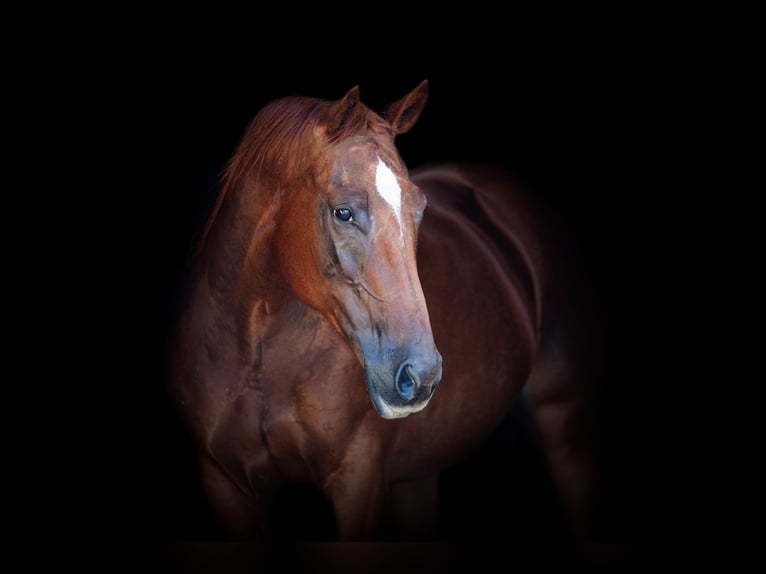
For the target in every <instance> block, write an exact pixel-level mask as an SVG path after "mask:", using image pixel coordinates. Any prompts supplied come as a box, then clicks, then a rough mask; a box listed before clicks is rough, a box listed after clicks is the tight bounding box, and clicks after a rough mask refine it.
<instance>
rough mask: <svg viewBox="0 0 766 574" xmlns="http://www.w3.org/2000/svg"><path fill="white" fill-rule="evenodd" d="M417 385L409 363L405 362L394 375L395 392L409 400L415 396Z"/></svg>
mask: <svg viewBox="0 0 766 574" xmlns="http://www.w3.org/2000/svg"><path fill="white" fill-rule="evenodd" d="M416 387H417V379H416V378H415V376H414V374H413V373H412V370H411V365H410V364H406V365H404V366H403V367H402V368H401V369H399V376H398V377H396V392H397V393H399V395H400V396H401V397H402V398H403V399H405V400H407V401H411V400H412V399H413V397H414V396H415V388H416Z"/></svg>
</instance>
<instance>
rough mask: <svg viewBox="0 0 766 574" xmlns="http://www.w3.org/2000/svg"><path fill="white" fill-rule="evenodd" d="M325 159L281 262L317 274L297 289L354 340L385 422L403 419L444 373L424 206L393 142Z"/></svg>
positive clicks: (361, 140) (353, 145) (349, 143)
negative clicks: (421, 273)
mask: <svg viewBox="0 0 766 574" xmlns="http://www.w3.org/2000/svg"><path fill="white" fill-rule="evenodd" d="M347 97H348V96H347ZM405 103H406V102H405ZM419 103H420V104H421V105H422V101H420V102H419ZM418 113H419V112H418ZM416 116H417V114H415V117H416ZM396 117H399V119H401V114H399V115H398V116H396ZM396 117H395V119H396ZM405 119H407V120H409V121H410V122H414V119H413V118H412V117H411V116H407V117H406V118H405ZM392 123H393V125H394V129H396V126H397V124H396V123H395V121H392ZM408 127H409V126H407V128H408ZM399 128H400V129H399V131H398V132H397V131H394V132H393V133H394V134H395V133H401V132H402V131H404V130H403V129H402V126H401V125H399ZM323 157H324V159H325V160H326V164H324V167H323V168H322V169H319V170H318V172H317V175H316V179H315V181H314V182H313V183H312V185H311V187H312V188H313V189H311V190H305V191H304V195H303V199H302V200H297V203H299V204H300V205H302V206H303V207H302V208H301V209H300V210H294V211H293V213H294V215H290V217H291V218H294V220H293V224H292V225H291V227H292V228H293V232H292V233H291V234H290V237H291V238H292V240H291V245H290V247H289V250H290V253H289V254H283V256H284V257H287V258H289V259H290V260H292V261H293V262H294V263H293V265H291V267H293V268H295V267H296V266H297V265H300V266H301V267H302V268H303V269H304V270H305V269H306V268H307V267H308V268H313V269H314V274H313V278H312V279H311V280H309V281H307V280H306V279H305V277H306V274H305V273H303V275H302V277H303V280H298V277H297V274H296V276H295V279H296V280H295V281H294V282H293V285H292V287H293V289H294V290H296V291H298V292H299V295H300V296H301V298H302V299H303V300H304V301H306V302H308V303H309V304H310V305H311V306H313V307H315V308H317V309H319V310H320V311H321V312H322V313H323V314H324V315H325V316H326V317H327V318H328V319H329V320H330V322H331V323H332V324H333V325H334V326H335V328H336V329H337V331H338V332H339V333H340V334H341V335H342V336H343V337H344V338H345V339H346V340H347V341H348V343H349V344H350V346H351V348H352V349H353V350H354V352H355V354H356V356H357V357H358V359H359V360H360V362H361V363H362V365H363V366H364V373H365V379H366V384H367V390H368V392H369V395H370V398H371V399H372V402H373V404H374V405H375V408H376V409H377V411H378V413H379V414H380V416H382V417H384V418H389V419H391V418H401V417H405V416H407V415H410V414H412V413H415V412H417V411H420V410H421V409H423V408H424V407H425V406H426V405H427V404H428V402H429V400H430V398H431V396H432V394H433V392H434V390H435V388H436V386H437V385H438V383H439V381H440V379H441V374H442V359H441V355H440V354H439V352H438V350H437V349H436V346H435V344H434V340H433V334H432V332H431V325H430V321H429V317H428V310H427V308H426V301H425V297H424V295H423V290H422V288H421V285H420V280H419V278H418V270H417V263H416V258H415V253H416V246H417V234H418V227H419V225H420V221H421V219H422V217H423V210H424V209H425V207H426V198H425V195H424V194H423V192H422V191H421V190H420V189H419V188H418V187H417V186H416V185H415V184H413V183H412V182H411V181H410V180H409V177H408V176H407V170H406V169H405V167H404V165H403V164H402V161H401V159H400V157H399V154H398V152H397V151H396V148H395V147H394V142H393V135H392V134H390V133H375V134H364V135H355V136H351V137H348V138H345V139H343V140H341V141H340V142H339V143H335V144H331V145H330V146H329V148H327V151H326V153H324V154H323ZM299 211H300V213H299ZM299 218H300V221H299ZM301 261H302V263H299V262H301ZM288 276H289V273H288Z"/></svg>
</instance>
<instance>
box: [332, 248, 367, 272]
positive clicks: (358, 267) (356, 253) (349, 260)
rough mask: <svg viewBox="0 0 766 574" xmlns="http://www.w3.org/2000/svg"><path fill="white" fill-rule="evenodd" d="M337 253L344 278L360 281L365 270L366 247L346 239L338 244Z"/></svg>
mask: <svg viewBox="0 0 766 574" xmlns="http://www.w3.org/2000/svg"><path fill="white" fill-rule="evenodd" d="M335 252H336V254H337V257H338V264H339V265H340V269H341V273H342V274H343V276H344V277H345V278H346V279H348V280H350V281H356V280H358V278H359V277H360V276H361V274H362V271H363V270H364V258H365V251H364V247H363V246H362V245H360V244H359V242H358V241H353V240H347V239H346V240H341V241H339V242H337V243H336V245H335Z"/></svg>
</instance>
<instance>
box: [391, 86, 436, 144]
mask: <svg viewBox="0 0 766 574" xmlns="http://www.w3.org/2000/svg"><path fill="white" fill-rule="evenodd" d="M427 99H428V80H423V81H422V82H420V84H419V85H418V87H417V88H415V89H414V90H412V91H411V92H410V93H409V94H407V95H406V96H404V97H403V98H401V99H399V100H396V101H395V102H393V103H391V104H388V106H386V109H385V110H384V111H383V117H384V118H385V119H386V120H388V123H390V124H391V129H392V130H393V132H394V135H397V134H403V133H406V132H408V131H409V130H410V128H411V127H412V126H414V125H415V122H416V121H417V120H418V118H419V117H420V112H422V111H423V107H424V106H425V105H426V100H427Z"/></svg>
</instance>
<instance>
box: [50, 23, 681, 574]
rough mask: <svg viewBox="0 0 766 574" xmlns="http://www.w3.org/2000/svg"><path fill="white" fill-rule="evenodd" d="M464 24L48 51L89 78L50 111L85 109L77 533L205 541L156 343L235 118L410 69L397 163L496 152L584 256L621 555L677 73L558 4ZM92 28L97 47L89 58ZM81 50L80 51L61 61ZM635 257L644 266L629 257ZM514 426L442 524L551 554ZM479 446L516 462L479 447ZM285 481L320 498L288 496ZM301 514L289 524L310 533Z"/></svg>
mask: <svg viewBox="0 0 766 574" xmlns="http://www.w3.org/2000/svg"><path fill="white" fill-rule="evenodd" d="M586 19H587V18H586ZM480 22H481V26H477V25H476V22H475V21H471V22H469V21H462V20H461V19H460V18H455V19H453V20H452V21H449V22H445V23H440V24H438V25H436V24H432V25H431V26H429V27H428V28H427V29H426V30H424V28H423V26H422V25H421V24H415V23H413V24H410V25H407V24H399V25H397V26H395V27H390V26H385V25H383V26H369V25H365V26H360V27H358V28H355V29H353V30H349V29H348V28H343V30H340V29H339V28H337V27H333V26H332V25H330V24H327V23H326V22H322V24H321V25H320V24H319V23H316V26H314V23H312V22H310V21H309V22H307V23H305V24H304V25H302V26H300V27H298V26H295V25H291V26H285V25H284V24H279V25H277V24H276V23H275V24H274V27H275V31H274V33H275V34H276V37H277V38H278V39H274V38H264V37H263V35H262V34H252V35H247V34H245V33H244V32H243V33H239V32H237V33H235V32H232V33H231V34H230V35H228V34H223V35H221V34H220V31H221V30H220V29H219V28H218V27H217V25H216V24H215V23H208V24H207V26H206V27H202V28H194V29H188V30H179V29H178V28H174V29H173V30H174V32H175V34H174V35H172V36H168V35H167V34H166V33H167V30H168V27H169V26H170V24H169V23H164V24H163V25H161V26H157V27H156V28H154V27H153V26H151V25H148V24H147V25H143V23H142V26H141V27H140V28H139V31H140V33H138V34H136V35H132V34H126V33H124V32H123V33H122V34H120V35H119V36H118V39H117V40H114V39H113V38H110V37H109V31H108V30H106V29H104V30H103V31H102V32H101V34H102V35H103V36H102V35H101V34H100V35H99V42H85V43H83V44H82V45H81V46H79V47H78V48H77V49H76V50H75V52H74V55H72V56H71V57H70V56H66V57H64V58H60V59H57V58H56V57H55V56H53V58H54V60H56V61H57V65H56V67H57V68H59V69H61V68H63V69H64V70H65V72H66V73H65V74H64V77H67V78H69V80H70V81H71V79H72V78H73V77H76V78H77V80H82V85H85V86H87V88H86V89H84V90H82V91H80V90H79V89H78V90H77V92H76V93H74V94H72V95H73V96H74V97H73V100H76V102H77V105H76V108H74V107H73V108H72V109H76V110H77V111H78V113H77V114H73V113H71V110H70V114H69V117H68V118H67V120H66V129H67V130H69V131H70V132H71V131H77V130H78V129H79V127H80V126H81V125H82V126H85V125H86V124H87V127H88V130H87V134H88V140H87V144H86V145H85V147H84V148H78V151H77V153H76V156H77V162H76V164H75V165H74V169H72V167H73V166H71V165H70V166H69V169H72V172H73V173H74V177H76V178H77V179H76V180H75V182H80V183H82V187H81V188H79V189H82V190H84V191H83V192H82V193H80V194H78V196H77V200H78V205H79V204H81V205H82V206H83V207H85V208H87V209H91V210H94V211H91V212H90V214H91V215H89V216H88V217H86V218H85V219H86V220H87V221H88V225H87V226H83V227H82V228H81V229H78V230H77V232H78V233H77V234H76V235H77V240H78V246H79V247H80V248H81V249H82V251H83V252H85V253H86V254H87V257H86V258H85V263H84V266H85V267H86V268H87V271H88V276H89V277H90V278H92V279H90V280H89V281H88V284H87V288H82V289H80V295H82V294H83V293H82V291H85V302H84V303H83V305H88V306H89V307H90V308H93V309H94V311H95V313H94V315H96V318H97V319H98V321H97V323H96V325H97V326H94V327H93V328H91V329H89V333H88V335H87V346H88V354H89V357H90V358H89V361H88V362H89V365H91V366H92V373H91V375H92V376H89V377H88V379H87V380H88V381H89V382H90V381H93V384H92V385H91V384H88V385H87V386H83V388H82V389H81V390H82V391H83V396H84V397H87V399H86V400H93V399H92V397H93V392H92V391H93V390H94V389H96V390H97V393H96V394H98V393H102V394H101V395H100V397H101V400H102V403H103V405H102V408H99V409H96V413H95V414H93V410H92V409H90V408H88V409H86V410H87V411H88V413H89V416H87V417H82V420H80V421H77V424H75V425H74V426H75V428H77V430H78V431H79V432H80V434H78V435H77V438H76V439H75V440H73V441H72V442H74V443H76V444H77V445H78V446H77V448H73V449H72V452H71V453H70V455H71V457H73V458H74V459H75V460H77V461H80V462H82V463H84V464H85V466H83V467H82V468H87V469H88V472H86V473H85V474H86V475H87V478H86V479H83V480H78V481H77V482H78V489H81V490H78V492H83V493H84V494H83V495H82V496H83V497H85V498H86V499H87V504H85V503H84V502H83V498H79V499H78V500H76V501H74V502H75V507H80V506H81V507H82V508H85V507H86V506H87V508H88V510H91V509H92V510H93V517H94V518H93V519H92V520H90V521H87V522H86V526H85V527H84V533H85V535H86V536H99V535H101V534H104V533H105V532H109V533H120V536H126V537H128V538H129V539H137V540H139V541H147V540H148V541H156V542H161V543H162V542H176V541H187V540H191V541H194V540H205V539H208V538H212V537H214V533H213V531H212V530H211V525H210V523H209V519H208V516H207V515H206V511H205V509H204V503H203V501H202V499H201V494H200V492H199V487H198V484H197V483H196V476H194V472H195V468H194V459H193V451H192V449H191V446H190V444H189V442H188V439H187V438H186V436H185V434H184V431H183V429H182V427H181V425H180V424H178V421H176V420H175V418H174V416H173V414H172V411H171V410H170V409H169V407H168V404H167V402H166V397H165V394H164V392H165V391H164V386H163V385H164V379H163V376H164V374H163V371H162V369H163V362H162V361H163V352H164V348H165V343H166V339H165V329H166V328H167V327H168V324H169V320H170V316H171V315H170V309H171V306H172V302H173V300H174V289H175V286H176V282H177V280H178V278H179V273H180V271H181V269H182V267H183V263H184V261H185V258H186V256H187V254H188V250H189V249H190V247H191V244H192V241H193V239H194V237H195V233H196V232H197V231H198V229H199V226H200V225H201V224H202V223H203V221H204V218H205V215H206V213H207V210H208V209H209V207H210V205H211V203H212V201H213V199H214V197H215V191H216V184H217V180H218V177H219V175H220V172H221V169H222V167H223V165H224V163H225V161H226V159H227V158H228V156H229V155H230V154H231V152H232V151H233V150H234V147H235V146H236V144H237V142H238V139H239V137H240V136H241V135H242V133H243V132H244V129H245V128H246V126H247V124H248V123H249V121H250V120H251V119H252V117H253V116H254V115H255V113H257V111H258V110H259V109H260V108H261V107H262V106H263V105H264V104H266V103H267V102H268V101H270V100H272V99H274V98H278V97H282V96H286V95H307V96H315V97H320V98H326V99H336V98H339V97H341V96H342V95H343V94H345V93H346V92H347V91H348V90H349V89H350V88H351V87H353V86H356V85H358V86H359V87H360V93H361V98H362V100H363V101H364V102H365V103H366V104H367V105H369V106H370V107H372V108H373V109H377V110H380V109H382V108H383V106H384V105H385V104H387V103H389V102H390V101H393V100H395V99H398V98H399V97H401V96H402V95H404V94H405V93H407V92H409V91H410V90H412V89H413V88H414V87H415V86H417V84H418V83H419V82H421V81H422V80H423V79H428V81H429V89H430V96H429V101H428V104H427V106H426V109H425V110H424V112H423V114H422V116H421V118H420V120H419V122H418V123H417V125H416V126H415V127H414V128H413V130H412V131H411V132H409V133H407V134H404V135H402V136H400V137H399V138H398V140H397V141H398V146H399V150H400V152H401V155H402V157H403V159H404V161H405V163H406V164H407V165H408V166H409V167H410V168H411V169H412V168H415V167H417V166H418V165H421V164H424V163H427V162H429V161H437V160H462V159H478V160H482V161H490V162H494V163H498V164H500V165H502V166H504V167H506V168H508V169H510V170H511V171H512V172H513V173H515V174H516V175H517V176H518V177H519V178H520V181H522V182H524V185H525V186H526V187H528V188H529V189H530V190H532V191H533V192H534V193H535V194H537V195H538V196H540V197H541V198H543V200H544V201H545V202H546V203H547V204H548V205H550V206H551V208H552V209H553V210H554V211H555V212H556V213H557V214H558V215H559V216H560V217H561V221H562V224H563V225H564V226H565V227H566V228H567V229H568V230H569V231H570V233H571V237H572V241H573V242H576V243H577V244H578V245H580V246H581V248H582V250H583V252H584V253H585V254H586V258H585V262H584V267H583V274H584V275H587V276H589V277H591V278H592V285H593V289H594V297H595V298H597V299H598V300H599V301H601V303H602V305H603V316H604V317H605V318H606V322H605V325H606V328H607V332H606V334H605V339H604V340H605V343H604V355H603V360H604V372H603V377H602V380H600V381H599V399H600V402H599V410H598V412H597V419H596V420H597V427H598V429H599V443H598V445H597V446H598V449H599V456H600V461H601V463H602V465H603V471H604V475H605V477H606V482H605V485H604V489H605V491H604V496H605V500H607V508H606V509H605V514H606V522H607V525H608V526H607V527H606V528H605V534H604V539H603V541H602V542H603V544H602V547H601V549H600V552H601V554H599V557H600V559H603V560H609V559H611V558H612V557H616V559H623V560H631V559H633V558H634V557H635V556H636V555H637V554H638V553H639V552H640V551H641V550H642V548H643V541H644V537H645V535H646V533H645V532H644V531H643V527H644V522H643V518H644V515H643V513H644V511H645V503H646V499H645V497H646V488H647V480H648V478H647V465H646V459H645V452H644V450H643V449H644V441H645V438H644V435H645V426H646V423H645V421H644V416H645V413H646V409H647V407H648V405H649V404H650V402H651V401H652V400H653V398H654V395H653V394H651V393H649V394H647V393H644V392H640V389H641V388H642V386H645V385H646V384H647V383H646V381H647V380H650V379H652V378H654V377H656V376H657V373H656V369H655V367H654V366H653V365H652V364H651V363H650V362H648V361H647V360H646V357H647V346H650V347H651V346H652V345H653V344H654V342H653V341H651V340H647V338H646V334H647V333H648V332H650V331H651V329H652V326H653V322H654V320H655V317H656V314H657V309H656V307H655V303H656V300H657V297H656V292H657V290H658V288H659V287H660V286H659V285H658V284H657V280H656V279H655V277H656V276H657V274H658V273H657V271H659V269H660V267H661V266H664V265H666V263H665V262H666V261H667V259H666V257H665V255H664V254H663V253H662V252H661V250H660V246H659V242H658V239H657V237H658V236H659V234H660V233H661V230H662V228H663V226H664V221H663V217H664V215H663V213H664V210H663V209H662V208H661V207H658V206H662V205H670V204H672V203H674V202H676V201H677V198H675V197H674V196H673V191H672V190H669V188H668V187H667V185H664V184H662V183H661V178H659V177H658V173H659V172H661V171H662V166H663V165H664V163H665V162H667V150H668V147H669V144H668V141H669V140H672V138H673V137H674V134H673V125H672V122H671V123H670V129H668V125H667V124H666V123H663V122H664V121H665V119H666V118H667V117H668V116H669V115H670V116H672V114H673V111H674V107H675V106H676V105H677V103H678V102H677V101H676V98H675V96H674V93H675V91H674V90H675V86H676V85H677V82H678V71H677V69H676V68H675V67H674V65H673V61H670V62H668V61H667V59H666V58H667V57H666V56H662V55H658V54H657V52H656V51H655V43H656V38H655V40H650V39H648V38H646V37H644V36H643V35H642V34H641V33H640V30H639V31H637V29H636V28H635V27H633V26H628V24H626V23H625V22H623V21H620V22H617V23H615V25H613V26H612V27H610V28H608V29H607V28H602V27H600V26H595V25H593V26H590V27H585V28H583V27H581V26H580V27H573V26H570V25H569V24H568V22H567V21H566V18H562V19H561V20H557V21H556V22H555V23H554V22H552V21H548V20H544V21H542V22H540V21H538V22H537V23H536V24H537V25H536V26H535V28H534V29H533V30H532V29H529V28H528V27H527V24H526V23H525V20H523V19H519V20H517V21H508V20H495V21H493V20H492V18H489V17H487V18H486V19H481V20H480ZM341 32H342V33H341ZM221 36H223V38H221ZM297 38H302V41H298V40H297ZM104 43H105V44H107V45H108V46H109V49H108V50H107V52H106V60H107V63H108V65H102V64H100V63H99V61H98V58H96V55H97V52H98V47H99V46H100V45H103V44H104ZM81 58H85V60H86V62H87V63H88V65H87V66H84V67H83V66H82V65H81V62H79V63H78V64H77V65H75V64H74V62H78V61H79V60H80V59H81ZM67 64H71V67H70V68H67ZM80 122H82V124H81V123H80ZM661 125H662V127H660V126H661ZM660 130H662V133H663V137H658V132H660ZM94 166H98V167H97V168H96V167H94ZM89 169H90V170H91V171H93V172H96V171H97V172H98V173H99V176H100V177H99V184H98V185H97V186H92V185H86V184H87V182H86V181H85V180H86V179H88V177H87V176H86V174H87V173H88V170H89ZM91 179H92V178H91ZM94 214H95V215H94ZM101 249H105V250H106V253H108V255H106V256H105V255H104V253H105V252H104V251H100V250H101ZM647 266H649V267H652V268H653V269H654V270H655V273H654V274H647V273H642V272H640V271H638V270H640V269H646V268H647ZM652 352H654V353H656V352H657V349H653V351H652ZM519 421H521V422H519ZM523 426H524V424H523V417H521V418H520V419H518V418H516V419H513V420H512V421H511V422H510V423H509V425H508V427H507V428H506V429H505V430H504V431H503V432H502V433H501V434H500V435H499V436H498V437H497V438H496V439H495V442H493V443H492V445H490V448H489V450H487V451H483V452H482V453H478V455H477V457H478V458H477V459H476V460H475V461H474V463H475V464H474V467H473V469H474V470H470V469H469V470H457V471H455V474H454V475H453V478H452V479H451V480H452V482H451V485H452V486H451V488H452V489H453V490H452V492H453V494H452V501H453V502H452V504H453V507H452V508H453V512H454V513H455V514H454V515H455V517H456V518H455V523H456V524H460V523H461V520H467V521H470V524H467V523H466V524H463V525H462V526H461V527H460V528H458V527H457V526H456V528H458V529H457V530H456V531H455V538H456V539H457V540H468V541H471V542H475V541H477V540H483V539H488V540H499V541H500V542H499V543H500V544H501V545H503V544H510V545H511V546H512V547H513V548H514V549H515V550H517V551H519V552H522V549H524V551H526V552H529V549H530V548H535V549H536V551H537V550H539V551H540V552H543V553H546V552H547V553H548V554H549V555H550V554H551V553H553V554H555V553H556V552H558V551H561V547H560V545H561V541H560V540H559V539H558V538H557V537H556V536H557V535H556V534H554V535H553V541H551V540H549V539H548V538H546V533H550V532H554V533H560V532H559V529H560V528H561V525H560V516H559V514H558V512H559V511H558V508H557V507H556V504H557V503H556V501H555V500H554V499H553V498H552V495H551V494H550V492H549V485H548V484H547V483H546V480H547V478H546V477H545V476H544V474H543V471H542V467H541V466H540V461H539V459H538V455H537V453H535V452H534V448H533V444H532V443H531V442H530V441H529V439H528V437H527V436H526V434H525V432H524V431H523V428H522V427H523ZM520 428H522V430H520ZM101 441H106V442H105V443H104V442H101ZM105 444H107V445H108V446H105ZM498 448H500V449H502V448H506V449H509V450H508V451H509V452H511V453H513V454H514V455H515V456H516V459H515V460H516V461H517V462H514V461H513V460H510V461H509V460H508V459H505V460H499V459H497V452H498V450H497V449H498ZM510 459H513V456H511V457H510ZM519 461H524V462H523V463H522V462H519ZM520 468H521V469H526V470H519V469H520ZM461 473H462V474H461ZM503 481H506V482H505V483H503ZM487 485H489V486H494V487H496V488H494V489H493V488H489V486H487ZM501 485H502V486H503V487H506V490H507V489H510V490H511V491H512V492H511V494H507V493H506V494H505V495H503V496H504V498H503V499H502V504H505V505H506V506H505V507H504V508H515V509H516V510H518V511H519V517H517V518H508V517H506V518H503V519H498V518H496V517H495V514H494V513H492V512H491V508H492V507H493V506H502V504H500V503H497V502H495V501H493V500H492V499H491V496H493V495H497V493H498V491H499V490H502V488H501ZM514 489H515V490H514ZM296 496H297V497H299V500H302V501H305V502H306V503H307V504H311V505H314V506H312V507H311V508H312V509H313V510H312V511H316V512H317V513H321V512H322V508H321V505H319V506H316V505H317V504H318V503H317V502H315V501H313V499H311V498H310V497H309V496H308V495H306V494H305V493H298V494H297V495H296ZM300 497H303V498H300ZM70 502H71V501H70ZM286 512H288V516H290V515H289V512H295V510H294V509H287V510H286ZM498 525H500V526H501V527H503V528H506V530H502V528H501V529H499V530H498V528H497V526H498ZM286 528H287V527H286ZM293 528H294V527H293ZM306 528H307V531H305V530H301V531H299V532H298V536H299V537H301V536H306V537H308V538H311V537H312V536H314V535H315V534H316V532H317V529H316V528H314V529H312V527H311V526H310V525H309V526H307V527H306ZM319 532H323V531H322V530H321V528H319ZM508 532H510V533H511V536H510V538H511V540H508V539H507V537H506V534H507V533H508ZM141 544H142V543H139V546H140V545H141Z"/></svg>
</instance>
